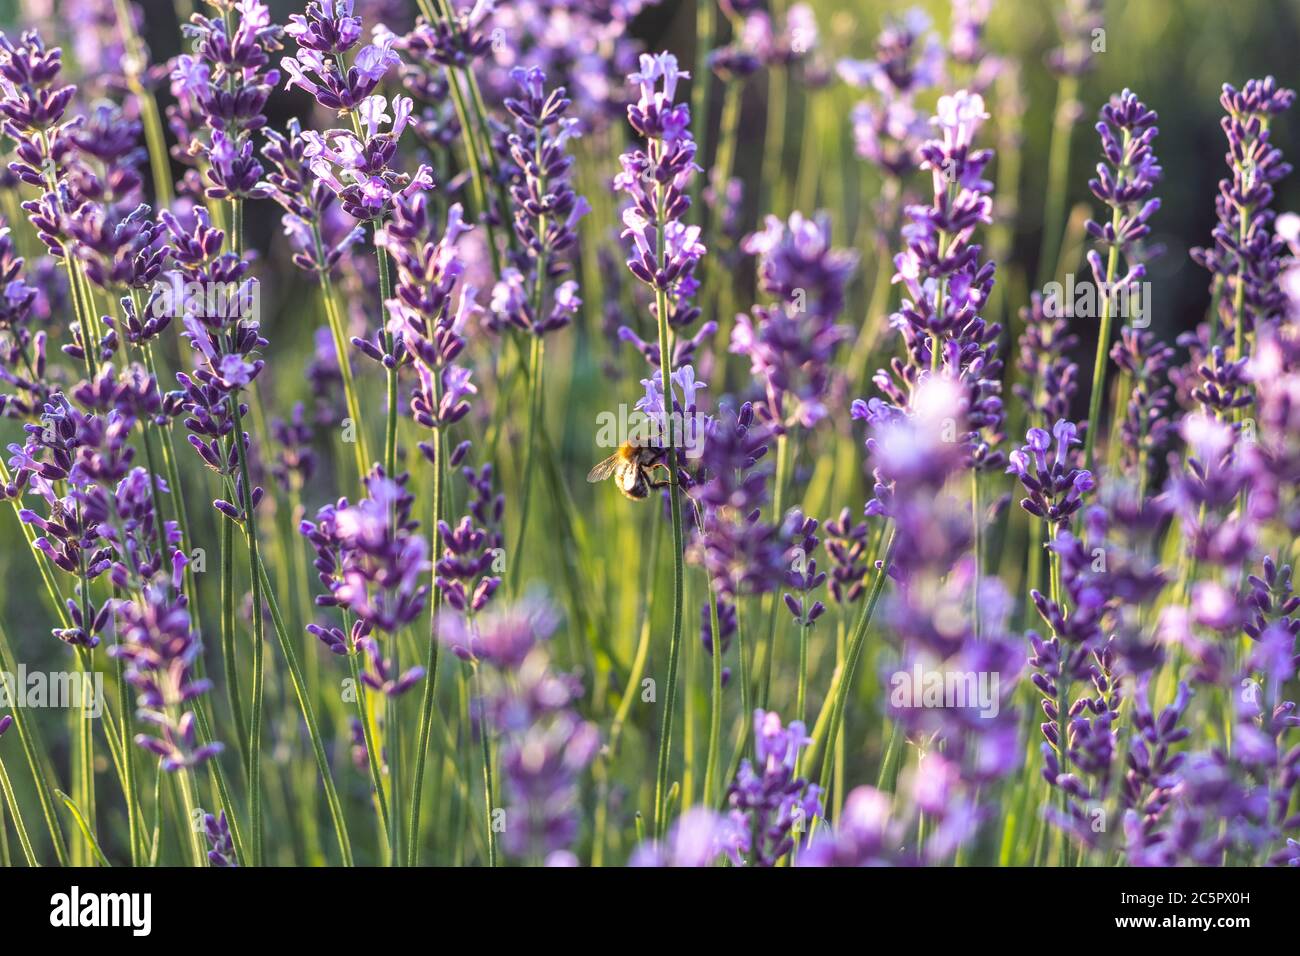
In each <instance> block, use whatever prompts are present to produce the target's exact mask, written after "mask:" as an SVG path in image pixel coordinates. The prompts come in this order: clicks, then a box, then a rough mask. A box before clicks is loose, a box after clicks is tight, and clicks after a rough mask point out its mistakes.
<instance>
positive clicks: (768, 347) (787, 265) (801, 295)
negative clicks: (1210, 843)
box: [731, 212, 857, 431]
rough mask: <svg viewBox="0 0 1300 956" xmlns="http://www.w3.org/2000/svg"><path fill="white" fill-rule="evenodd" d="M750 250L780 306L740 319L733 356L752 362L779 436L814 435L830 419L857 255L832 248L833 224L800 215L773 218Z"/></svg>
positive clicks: (763, 409) (761, 408)
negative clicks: (791, 432) (831, 388)
mask: <svg viewBox="0 0 1300 956" xmlns="http://www.w3.org/2000/svg"><path fill="white" fill-rule="evenodd" d="M742 248H743V249H744V250H745V251H746V252H748V253H750V254H752V255H757V257H758V272H759V284H760V286H761V287H762V289H763V290H764V291H765V292H767V293H768V294H769V295H771V296H773V297H774V298H775V299H776V300H777V301H776V304H775V305H774V306H772V307H770V308H769V307H761V306H760V307H755V309H754V310H753V314H752V315H751V316H740V317H738V318H737V320H736V325H735V328H734V329H733V330H732V333H731V351H733V352H736V353H738V354H741V355H746V356H748V357H749V360H750V371H751V373H752V374H753V375H754V378H755V380H756V382H757V383H758V385H759V386H761V387H762V389H763V392H764V396H763V401H761V402H760V403H759V404H758V405H757V406H756V409H757V410H758V412H759V415H760V417H761V418H762V419H763V420H764V421H765V422H768V423H770V424H771V425H772V426H773V427H774V428H775V429H777V430H778V431H780V430H784V429H786V428H788V427H791V426H794V425H798V426H800V427H803V428H812V427H813V426H814V425H816V424H817V422H819V421H820V420H821V419H822V418H824V417H825V416H826V414H827V409H826V406H825V404H824V399H825V396H826V391H827V388H828V385H829V379H830V372H831V362H832V360H833V359H834V357H835V352H836V350H837V348H838V347H839V345H840V344H841V343H842V342H844V341H845V340H846V339H847V338H848V337H849V331H848V329H847V328H846V327H844V326H840V325H835V324H834V322H835V319H836V317H837V316H838V315H839V313H840V310H841V309H842V308H843V305H844V288H845V286H846V284H847V283H848V281H849V277H850V276H851V275H852V274H853V270H854V268H855V267H856V263H857V255H856V254H855V253H853V252H849V251H846V250H843V249H835V248H833V247H832V246H831V241H830V222H829V220H828V219H827V218H826V217H824V216H823V217H818V218H817V219H815V220H810V219H806V218H804V216H802V215H801V214H799V213H797V212H796V213H792V214H791V216H790V220H789V222H788V223H785V222H782V221H781V220H779V219H777V218H776V217H775V216H771V217H768V221H767V225H766V228H765V229H764V230H763V231H762V232H759V233H755V234H754V235H752V236H750V237H749V238H748V239H746V240H745V242H744V244H743V246H742Z"/></svg>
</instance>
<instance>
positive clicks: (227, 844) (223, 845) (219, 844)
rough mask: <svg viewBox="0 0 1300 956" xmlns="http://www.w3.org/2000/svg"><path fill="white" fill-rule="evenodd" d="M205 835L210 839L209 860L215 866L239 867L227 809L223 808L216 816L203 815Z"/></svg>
mask: <svg viewBox="0 0 1300 956" xmlns="http://www.w3.org/2000/svg"><path fill="white" fill-rule="evenodd" d="M203 835H204V836H205V837H207V839H208V848H209V849H208V862H209V863H211V864H212V865H213V866H214V867H221V868H226V867H237V866H239V860H238V858H237V857H236V856H235V841H234V840H233V839H232V838H231V836H230V824H229V823H228V822H227V821H226V811H225V810H222V811H221V812H220V813H218V814H217V815H216V816H215V817H214V816H213V815H212V814H210V813H207V814H204V815H203Z"/></svg>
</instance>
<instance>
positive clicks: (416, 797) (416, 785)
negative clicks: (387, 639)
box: [406, 374, 447, 866]
mask: <svg viewBox="0 0 1300 956" xmlns="http://www.w3.org/2000/svg"><path fill="white" fill-rule="evenodd" d="M433 381H434V405H435V406H436V405H437V404H438V401H439V398H440V396H439V392H440V391H441V380H440V378H439V376H438V375H437V374H435V375H434V376H433ZM433 448H434V456H433V561H434V564H435V565H436V564H437V561H438V557H439V555H440V554H441V553H442V531H441V530H440V529H439V527H438V522H439V521H441V520H442V517H443V510H444V508H443V474H442V471H443V467H444V466H445V464H446V453H447V436H446V434H445V430H444V429H442V428H439V429H438V430H437V432H436V434H435V436H434V443H433ZM430 575H431V576H432V577H433V578H435V579H436V577H437V570H436V568H435V569H434V570H432V571H431V572H430ZM430 587H431V592H432V597H431V599H430V605H429V656H428V661H427V662H426V664H425V669H424V670H425V674H424V697H423V699H422V700H421V702H420V729H419V735H418V744H417V747H416V751H415V776H414V778H413V779H412V780H411V823H410V827H409V829H410V838H409V841H408V845H407V851H406V865H407V866H415V865H417V863H418V862H419V855H420V798H421V796H422V794H423V793H424V762H425V757H426V755H427V753H428V750H429V736H430V734H431V732H432V729H433V709H434V699H435V697H436V695H437V683H438V612H439V610H440V609H441V606H442V590H441V589H440V588H439V587H438V585H437V581H436V580H434V581H431V582H430Z"/></svg>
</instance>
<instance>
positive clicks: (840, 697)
mask: <svg viewBox="0 0 1300 956" xmlns="http://www.w3.org/2000/svg"><path fill="white" fill-rule="evenodd" d="M881 542H882V543H881V546H880V547H881V551H880V553H878V555H877V560H879V561H880V567H879V568H878V569H876V577H875V580H874V581H873V582H872V584H871V591H870V592H869V593H868V595H867V597H866V600H865V601H864V602H863V604H862V613H861V614H859V615H858V621H857V623H856V624H855V625H854V627H853V634H852V636H851V637H850V638H849V644H848V650H847V654H846V657H845V662H844V672H843V673H842V674H841V675H840V682H839V686H837V687H836V688H835V703H834V704H833V705H832V708H831V719H830V723H829V724H828V725H827V727H826V733H825V735H824V736H822V737H814V739H813V742H812V743H811V744H809V746H808V751H807V754H806V757H805V765H806V766H808V767H811V766H812V764H813V760H814V758H815V757H816V755H817V754H818V753H819V752H820V748H821V747H822V745H823V742H824V741H829V740H834V739H835V738H836V736H838V734H839V732H840V728H841V726H842V725H843V722H844V708H845V704H846V703H847V701H848V697H849V692H850V690H851V689H852V687H853V677H854V675H855V674H856V673H857V669H858V661H859V659H860V658H861V657H862V649H863V647H864V646H865V645H866V638H867V629H868V627H869V626H870V624H871V618H872V617H873V616H874V615H875V612H876V605H877V604H878V603H879V601H880V595H881V594H882V593H883V592H884V589H885V581H886V579H887V578H888V577H889V563H890V561H891V559H892V557H893V551H894V532H893V531H892V530H891V531H889V533H888V535H887V536H885V537H882V539H881ZM832 763H833V761H832V760H829V759H823V760H822V764H821V777H820V780H819V783H820V784H821V787H822V790H823V791H824V790H825V789H826V787H827V786H829V784H830V771H831V764H832Z"/></svg>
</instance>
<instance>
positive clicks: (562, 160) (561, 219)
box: [492, 67, 591, 335]
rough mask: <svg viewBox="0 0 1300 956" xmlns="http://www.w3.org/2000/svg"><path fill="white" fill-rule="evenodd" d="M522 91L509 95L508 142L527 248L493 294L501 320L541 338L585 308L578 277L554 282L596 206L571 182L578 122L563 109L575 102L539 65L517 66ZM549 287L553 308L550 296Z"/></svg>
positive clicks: (519, 234)
mask: <svg viewBox="0 0 1300 956" xmlns="http://www.w3.org/2000/svg"><path fill="white" fill-rule="evenodd" d="M511 75H512V77H513V78H514V80H515V82H516V83H517V84H518V86H519V94H518V95H517V96H513V97H507V98H506V100H505V106H506V109H508V110H509V111H510V114H511V115H512V116H513V117H514V118H515V127H514V130H513V131H512V132H511V133H509V135H508V136H507V137H506V139H505V145H506V147H507V148H508V150H509V155H508V161H509V163H510V165H511V167H512V169H513V172H512V174H511V176H510V197H511V198H512V199H513V200H514V206H515V212H514V221H513V224H514V231H515V237H516V239H517V240H518V244H519V247H520V248H521V250H522V252H521V253H519V254H518V256H517V257H516V264H515V265H514V266H513V267H510V268H508V269H506V270H505V271H504V272H503V273H502V276H501V279H500V281H499V282H498V283H497V286H496V288H495V290H494V291H493V294H492V311H493V313H494V315H495V317H496V322H497V324H498V325H504V324H507V323H508V324H511V325H514V326H517V327H518V328H521V329H523V330H524V331H526V332H531V333H532V334H534V335H543V334H545V333H546V332H549V331H552V330H554V329H558V328H561V327H562V326H564V325H567V324H568V323H569V321H570V319H571V318H572V317H573V315H574V314H575V313H576V312H577V310H578V309H579V308H580V307H581V305H582V300H581V299H580V298H578V295H577V292H578V284H577V283H576V282H574V281H573V280H572V279H569V280H565V281H564V282H559V283H558V284H555V285H554V286H548V283H551V282H552V281H553V280H556V279H559V278H560V277H561V276H563V275H564V274H565V273H566V272H567V271H568V261H567V259H566V258H565V256H564V255H563V254H564V253H565V251H566V250H568V249H569V248H570V247H571V246H572V245H573V244H574V242H575V241H576V240H577V232H576V229H577V224H578V220H579V219H581V218H582V217H583V216H584V215H586V214H587V213H588V212H589V211H590V210H591V207H590V205H588V203H587V201H586V200H585V199H583V198H582V197H580V196H578V195H576V194H575V193H574V191H573V187H572V186H571V185H570V183H569V177H570V175H571V173H572V168H573V157H572V156H570V155H569V154H568V152H567V144H568V141H569V140H570V139H571V138H572V137H574V136H575V135H577V125H578V121H577V120H576V119H574V118H572V117H568V116H566V115H565V114H566V113H567V112H568V109H569V106H570V105H571V103H570V100H569V99H568V97H567V95H566V94H565V90H564V88H563V87H558V88H556V89H553V90H552V91H551V92H550V93H547V92H546V75H545V74H544V73H543V72H542V71H541V70H540V69H538V68H536V67H534V68H532V69H528V70H525V69H516V70H514V71H512V74H511ZM548 288H550V303H549V308H547V307H546V302H545V298H544V295H545V293H546V291H547V289H548Z"/></svg>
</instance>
